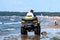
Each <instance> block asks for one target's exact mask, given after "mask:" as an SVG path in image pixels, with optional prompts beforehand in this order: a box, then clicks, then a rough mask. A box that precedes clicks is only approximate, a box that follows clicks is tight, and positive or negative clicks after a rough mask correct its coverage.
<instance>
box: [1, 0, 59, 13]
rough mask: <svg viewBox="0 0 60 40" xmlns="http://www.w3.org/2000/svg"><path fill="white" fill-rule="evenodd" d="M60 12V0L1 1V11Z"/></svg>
mask: <svg viewBox="0 0 60 40" xmlns="http://www.w3.org/2000/svg"><path fill="white" fill-rule="evenodd" d="M30 9H33V10H34V11H35V12H60V0H0V11H14V12H15V11H18V12H27V11H28V10H30Z"/></svg>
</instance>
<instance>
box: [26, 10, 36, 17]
mask: <svg viewBox="0 0 60 40" xmlns="http://www.w3.org/2000/svg"><path fill="white" fill-rule="evenodd" d="M26 16H32V17H35V14H34V10H32V9H31V10H30V11H29V12H28V13H27V15H26Z"/></svg>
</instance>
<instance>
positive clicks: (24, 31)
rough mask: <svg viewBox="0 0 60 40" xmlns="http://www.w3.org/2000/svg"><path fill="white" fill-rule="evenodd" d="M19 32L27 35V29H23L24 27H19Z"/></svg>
mask: <svg viewBox="0 0 60 40" xmlns="http://www.w3.org/2000/svg"><path fill="white" fill-rule="evenodd" d="M21 34H22V35H27V31H26V30H25V28H22V27H21Z"/></svg>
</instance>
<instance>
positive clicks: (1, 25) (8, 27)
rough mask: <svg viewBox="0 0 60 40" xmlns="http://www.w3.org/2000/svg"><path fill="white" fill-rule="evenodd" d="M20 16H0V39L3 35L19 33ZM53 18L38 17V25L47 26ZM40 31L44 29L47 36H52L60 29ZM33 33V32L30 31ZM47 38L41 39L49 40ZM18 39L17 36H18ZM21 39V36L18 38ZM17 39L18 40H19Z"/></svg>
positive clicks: (1, 39) (0, 39)
mask: <svg viewBox="0 0 60 40" xmlns="http://www.w3.org/2000/svg"><path fill="white" fill-rule="evenodd" d="M21 18H22V17H20V16H0V40H3V39H4V37H3V36H9V35H10V36H11V35H16V36H17V35H18V34H20V33H21V23H20V22H21ZM53 21H54V20H52V19H50V18H40V22H41V23H40V25H41V28H43V27H45V26H47V25H48V24H49V23H50V22H53ZM42 31H46V32H47V33H48V36H49V38H50V37H51V36H52V37H53V36H56V35H57V34H55V33H56V32H60V29H53V28H50V29H48V28H47V29H41V32H42ZM30 34H33V33H30ZM49 38H48V39H47V38H45V39H43V38H42V39H41V40H49ZM18 39H19V38H18ZM20 39H21V38H20ZM20 39H19V40H20Z"/></svg>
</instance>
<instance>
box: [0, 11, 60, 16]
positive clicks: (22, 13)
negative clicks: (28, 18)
mask: <svg viewBox="0 0 60 40" xmlns="http://www.w3.org/2000/svg"><path fill="white" fill-rule="evenodd" d="M26 13H27V12H5V11H4V12H2V11H0V16H13V15H16V16H25V15H26ZM34 13H35V15H41V14H42V15H44V16H60V12H34Z"/></svg>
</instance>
